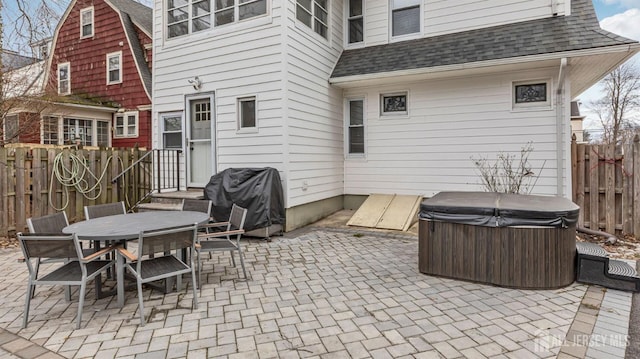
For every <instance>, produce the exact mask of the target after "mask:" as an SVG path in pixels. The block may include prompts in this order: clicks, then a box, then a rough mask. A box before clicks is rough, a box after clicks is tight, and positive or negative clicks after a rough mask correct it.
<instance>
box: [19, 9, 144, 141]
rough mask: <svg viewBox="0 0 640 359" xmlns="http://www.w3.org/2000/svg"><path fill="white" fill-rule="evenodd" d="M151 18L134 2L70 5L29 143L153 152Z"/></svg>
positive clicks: (52, 50) (48, 67) (53, 51)
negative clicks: (36, 133)
mask: <svg viewBox="0 0 640 359" xmlns="http://www.w3.org/2000/svg"><path fill="white" fill-rule="evenodd" d="M152 13H153V11H152V9H151V8H149V7H147V6H144V5H142V4H140V3H137V2H135V1H133V0H73V1H71V3H70V4H69V7H68V8H67V10H66V12H65V13H64V15H63V16H62V18H61V21H60V23H59V24H58V27H57V28H56V31H55V33H54V37H53V42H52V46H51V48H50V52H49V54H48V55H49V57H48V62H47V65H46V71H45V74H46V76H45V81H44V88H43V89H42V95H41V99H42V100H43V101H46V102H47V103H48V107H47V108H46V109H44V110H42V111H39V112H38V113H37V115H38V116H40V117H41V121H40V122H41V128H40V131H39V133H40V136H35V138H36V140H34V141H30V142H40V143H43V144H58V145H62V144H81V145H85V146H105V147H133V146H140V147H147V148H150V147H151V132H150V126H151V63H152V56H151V32H152V18H153V15H152ZM36 45H39V46H42V45H43V44H36ZM47 49H48V48H47ZM41 50H43V51H45V52H46V51H47V50H45V48H44V47H42V48H41ZM23 111H28V110H27V109H23ZM32 115H33V113H32ZM32 137H33V136H32ZM38 137H39V138H38Z"/></svg>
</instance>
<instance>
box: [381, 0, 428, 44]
mask: <svg viewBox="0 0 640 359" xmlns="http://www.w3.org/2000/svg"><path fill="white" fill-rule="evenodd" d="M393 2H394V0H389V39H390V40H391V41H403V40H409V39H414V38H418V37H420V36H421V35H422V31H423V26H424V25H423V21H424V19H423V18H424V13H423V9H424V1H423V0H418V2H419V5H418V6H419V10H418V13H419V14H420V15H419V21H420V25H419V30H418V31H417V32H412V33H408V34H402V35H394V34H393V12H394V11H397V10H402V9H408V8H411V7H415V5H411V6H405V7H399V8H394V7H393Z"/></svg>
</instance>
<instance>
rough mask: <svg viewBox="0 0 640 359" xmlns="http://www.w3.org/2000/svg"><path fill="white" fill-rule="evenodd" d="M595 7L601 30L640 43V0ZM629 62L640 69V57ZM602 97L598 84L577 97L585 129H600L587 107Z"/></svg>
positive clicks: (610, 0) (612, 0)
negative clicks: (583, 117) (583, 116)
mask: <svg viewBox="0 0 640 359" xmlns="http://www.w3.org/2000/svg"><path fill="white" fill-rule="evenodd" d="M593 5H594V7H595V9H596V14H597V15H598V20H600V27H601V28H603V29H605V30H607V31H611V32H613V33H616V34H618V35H621V36H624V37H627V38H630V39H634V40H638V41H640V0H593ZM629 61H633V62H635V63H636V64H637V66H638V67H640V55H636V56H634V57H633V58H632V59H631V60H629ZM602 96H603V94H602V86H600V85H598V84H596V85H594V86H593V87H591V88H590V89H588V90H587V91H585V92H584V93H582V94H581V95H579V96H578V97H577V98H578V100H579V102H580V103H581V104H582V105H581V106H580V113H581V114H582V115H585V116H586V118H585V120H584V123H583V127H584V128H586V129H593V128H597V127H599V125H598V122H599V120H598V117H597V116H596V115H595V114H593V113H592V112H591V111H589V109H588V108H587V107H588V103H589V102H591V101H595V100H597V99H599V98H601V97H602Z"/></svg>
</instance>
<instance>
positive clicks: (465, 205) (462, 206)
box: [420, 192, 580, 228]
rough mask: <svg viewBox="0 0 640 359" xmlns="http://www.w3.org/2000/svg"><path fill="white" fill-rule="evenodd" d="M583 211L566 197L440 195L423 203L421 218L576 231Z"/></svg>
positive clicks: (495, 194) (451, 193) (507, 194)
mask: <svg viewBox="0 0 640 359" xmlns="http://www.w3.org/2000/svg"><path fill="white" fill-rule="evenodd" d="M579 210H580V207H578V206H577V205H576V204H575V203H573V202H571V201H570V200H568V199H566V198H562V197H552V196H533V195H522V194H511V193H495V192H440V193H438V194H436V195H435V196H433V197H431V198H429V199H426V200H424V201H422V204H421V205H420V218H421V219H429V220H437V221H443V222H454V223H462V224H471V225H476V226H492V227H507V226H545V227H557V228H567V227H575V225H576V223H577V221H578V213H579Z"/></svg>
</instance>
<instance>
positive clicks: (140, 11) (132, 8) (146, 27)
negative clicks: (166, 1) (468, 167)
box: [108, 0, 153, 35]
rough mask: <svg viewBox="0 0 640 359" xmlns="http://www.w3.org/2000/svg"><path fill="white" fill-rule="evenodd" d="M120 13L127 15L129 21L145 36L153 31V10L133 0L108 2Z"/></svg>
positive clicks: (110, 0)
mask: <svg viewBox="0 0 640 359" xmlns="http://www.w3.org/2000/svg"><path fill="white" fill-rule="evenodd" d="M108 1H109V2H110V3H111V4H112V5H113V6H115V7H117V8H118V9H119V10H120V11H121V12H123V13H126V14H129V16H130V17H131V21H133V23H134V24H136V26H138V27H140V28H141V29H142V30H143V31H145V32H146V33H147V34H149V35H151V34H152V30H153V9H152V8H150V7H148V6H146V5H142V4H141V3H139V2H136V1H133V0H108Z"/></svg>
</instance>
